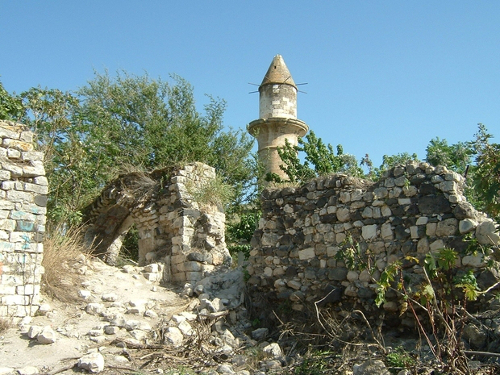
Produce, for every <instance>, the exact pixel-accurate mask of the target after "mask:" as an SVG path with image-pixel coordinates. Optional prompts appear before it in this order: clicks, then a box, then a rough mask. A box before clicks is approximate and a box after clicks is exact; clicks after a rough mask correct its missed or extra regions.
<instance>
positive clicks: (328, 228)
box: [247, 163, 499, 317]
mask: <svg viewBox="0 0 500 375" xmlns="http://www.w3.org/2000/svg"><path fill="white" fill-rule="evenodd" d="M463 187H464V179H463V177H462V176H460V175H458V174H456V173H453V172H451V171H448V170H447V169H446V168H444V167H436V168H435V167H432V166H430V165H428V164H427V163H420V164H417V163H412V164H408V165H406V166H399V167H396V168H393V169H392V170H390V171H388V172H386V174H385V175H384V176H383V178H382V179H381V180H380V181H378V182H377V183H373V182H370V181H366V180H361V179H356V178H353V177H349V176H346V175H342V174H337V175H332V176H329V177H325V178H321V179H317V180H314V181H311V182H310V183H308V184H305V185H303V186H300V187H286V188H282V189H278V190H273V189H267V190H265V191H264V192H263V194H262V210H263V214H262V219H261V221H260V223H259V228H258V229H257V230H256V232H255V234H254V237H253V239H252V245H253V250H252V251H251V256H250V260H249V265H248V268H247V270H248V273H249V275H250V279H249V285H250V286H251V289H252V290H253V292H254V293H253V295H254V296H257V297H261V296H262V295H263V294H267V295H268V296H270V298H276V299H277V300H280V301H282V302H285V301H287V303H289V304H291V305H292V308H293V309H295V310H301V309H303V308H304V305H305V304H306V303H312V302H315V301H318V300H320V299H321V298H323V297H324V296H326V295H327V294H328V293H329V292H331V291H333V290H335V291H336V292H335V293H332V294H330V295H329V297H328V299H327V300H326V302H327V301H330V302H333V301H336V302H343V303H344V306H352V307H353V306H356V307H357V308H362V309H364V310H365V311H375V310H376V307H375V304H374V298H375V291H376V288H377V284H376V280H378V279H379V277H380V274H381V272H383V270H384V269H385V267H386V266H387V265H388V264H391V263H392V262H394V261H396V260H401V261H404V259H405V257H406V256H408V255H410V256H412V257H416V258H418V259H419V260H420V261H422V260H423V259H424V258H425V255H426V254H427V253H429V252H432V251H436V250H438V249H441V248H443V247H452V248H455V249H456V250H457V251H459V252H460V253H462V254H463V256H462V257H461V258H460V259H459V262H460V263H459V265H460V266H461V267H463V268H464V269H473V270H474V271H475V272H476V274H479V271H481V270H482V269H483V268H484V267H485V263H486V259H485V258H484V256H483V255H482V254H481V253H478V254H477V255H472V254H466V252H464V251H465V249H466V247H467V246H468V244H467V241H464V239H465V237H466V235H471V236H473V237H475V238H476V239H477V240H478V242H479V243H480V244H488V245H491V244H498V241H499V237H498V233H496V226H495V223H494V222H493V221H492V220H491V219H488V218H487V217H486V216H485V215H484V214H481V213H479V212H477V211H476V210H475V209H474V208H473V207H472V206H471V205H470V204H469V203H468V202H467V201H466V199H465V198H464V196H463ZM350 238H352V243H353V244H354V247H352V246H350V244H349V239H350ZM357 246H359V248H358V249H359V253H356V254H354V255H355V256H356V257H358V256H359V258H357V261H359V260H361V259H362V260H363V261H364V262H366V263H367V264H368V265H370V267H369V268H368V269H363V267H360V265H359V264H356V262H355V263H354V264H348V263H349V258H348V257H343V256H339V255H340V254H346V253H345V250H346V249H353V248H354V249H356V247H357ZM358 249H356V252H357V251H358ZM339 252H340V253H339ZM356 257H355V258H356ZM420 264H422V263H420ZM420 264H417V263H416V262H409V261H404V263H403V267H404V268H405V270H404V272H405V274H406V275H407V276H408V277H409V278H410V279H412V278H413V279H412V280H418V279H419V278H420V279H421V278H422V269H421V265H420ZM486 284H487V282H486ZM490 285H491V283H490V284H489V285H481V286H483V287H489V286H490ZM390 297H392V299H391V298H390ZM258 300H259V298H255V301H254V303H255V304H256V305H257V306H258V303H259V302H258ZM266 303H267V302H266ZM262 307H264V306H262ZM383 308H384V309H385V311H386V312H392V313H397V311H398V308H399V307H398V299H397V295H395V294H394V295H392V296H391V295H388V302H387V303H386V304H385V305H384V306H383ZM396 317H397V315H396Z"/></svg>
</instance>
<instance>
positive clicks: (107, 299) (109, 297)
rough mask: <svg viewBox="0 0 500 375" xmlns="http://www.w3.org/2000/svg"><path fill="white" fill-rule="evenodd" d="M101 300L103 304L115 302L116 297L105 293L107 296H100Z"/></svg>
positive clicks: (113, 294)
mask: <svg viewBox="0 0 500 375" xmlns="http://www.w3.org/2000/svg"><path fill="white" fill-rule="evenodd" d="M101 299H102V300H103V301H104V302H115V301H116V300H117V299H118V296H117V295H116V294H115V293H107V294H103V295H102V296H101Z"/></svg>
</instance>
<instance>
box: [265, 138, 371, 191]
mask: <svg viewBox="0 0 500 375" xmlns="http://www.w3.org/2000/svg"><path fill="white" fill-rule="evenodd" d="M298 143H299V144H298V146H293V145H291V144H290V143H289V142H288V140H285V146H283V147H278V154H279V156H280V158H281V160H282V162H283V164H282V165H281V166H280V168H281V169H282V170H283V171H284V172H285V173H286V175H287V176H288V179H289V181H290V182H299V183H301V182H305V181H308V180H310V179H312V178H314V177H318V176H324V175H328V174H330V173H335V172H344V173H348V174H350V175H353V176H361V175H362V173H363V172H362V170H361V168H359V167H358V166H357V161H356V158H355V157H354V156H352V155H349V154H344V150H343V148H342V146H341V145H338V146H337V150H336V153H335V151H334V150H333V146H332V145H331V144H328V145H326V144H325V143H324V142H323V140H322V139H321V138H318V137H316V134H315V133H314V132H313V131H312V130H311V131H310V132H309V134H307V135H306V136H305V139H304V138H300V139H299V141H298ZM299 152H304V154H305V156H304V159H305V160H304V162H303V163H302V162H301V160H300V158H299ZM276 177H277V176H273V175H268V176H267V180H268V181H275V182H283V181H281V180H280V179H279V178H276Z"/></svg>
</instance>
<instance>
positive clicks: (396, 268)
mask: <svg viewBox="0 0 500 375" xmlns="http://www.w3.org/2000/svg"><path fill="white" fill-rule="evenodd" d="M400 272H401V262H399V261H396V262H394V263H391V264H390V265H388V266H387V267H386V268H385V270H384V271H383V272H382V273H381V274H380V279H379V281H378V283H377V296H376V297H375V304H376V305H377V307H380V306H382V305H383V304H384V303H385V302H386V299H385V293H386V292H387V290H389V288H392V286H393V283H394V281H395V280H396V277H397V276H398V275H399V274H400Z"/></svg>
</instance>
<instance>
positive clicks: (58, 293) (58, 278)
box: [41, 227, 89, 302]
mask: <svg viewBox="0 0 500 375" xmlns="http://www.w3.org/2000/svg"><path fill="white" fill-rule="evenodd" d="M82 234H83V230H82V228H81V227H70V228H64V227H56V228H53V229H52V231H51V232H50V233H49V234H47V236H46V238H45V240H44V243H43V245H44V252H43V260H42V266H43V267H44V269H45V272H44V273H43V275H42V284H41V291H42V293H43V294H45V295H47V296H49V297H51V298H54V299H57V300H59V301H61V302H71V301H76V300H78V297H77V292H78V288H79V286H80V284H81V283H82V281H83V274H84V273H85V264H86V261H87V257H88V256H89V249H88V248H87V247H86V246H84V244H83V235H82Z"/></svg>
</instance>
